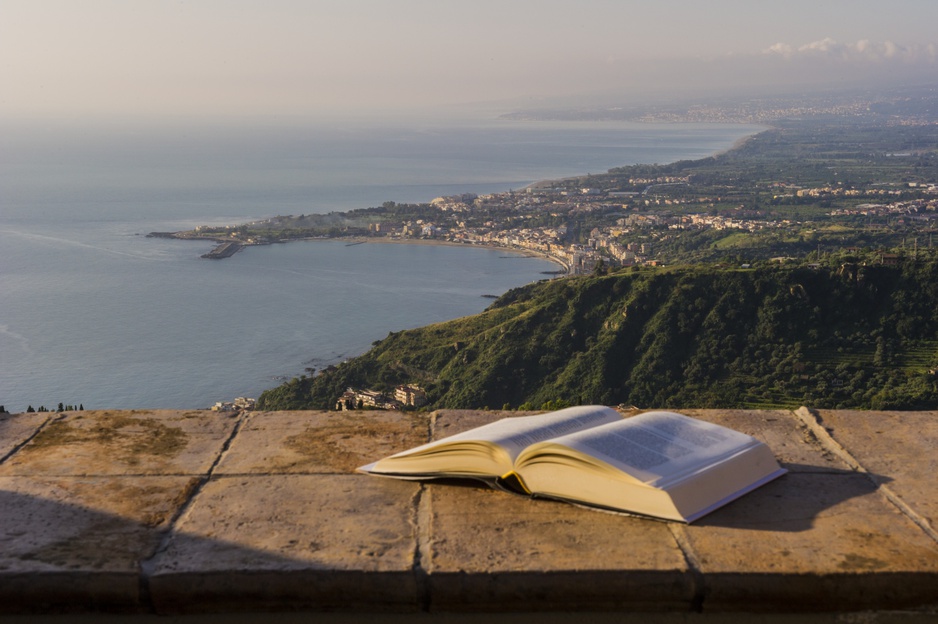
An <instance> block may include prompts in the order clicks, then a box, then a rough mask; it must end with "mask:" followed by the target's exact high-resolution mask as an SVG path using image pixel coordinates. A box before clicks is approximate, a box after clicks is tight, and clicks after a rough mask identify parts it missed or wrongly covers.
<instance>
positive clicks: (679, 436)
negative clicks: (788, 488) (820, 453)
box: [359, 406, 786, 522]
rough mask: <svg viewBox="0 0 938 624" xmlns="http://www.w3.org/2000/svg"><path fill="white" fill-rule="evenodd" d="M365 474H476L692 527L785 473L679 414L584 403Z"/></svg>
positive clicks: (507, 423) (765, 452)
mask: <svg viewBox="0 0 938 624" xmlns="http://www.w3.org/2000/svg"><path fill="white" fill-rule="evenodd" d="M359 471H361V472H366V473H368V474H374V475H381V476H389V477H398V478H405V479H427V478H448V477H471V478H476V479H482V480H484V481H486V482H488V483H490V484H491V485H493V486H496V487H502V488H505V489H510V490H513V491H521V492H523V493H526V494H529V495H533V496H537V497H545V498H555V499H561V500H566V501H570V502H574V503H580V504H584V505H589V506H594V507H601V508H605V509H612V510H616V511H625V512H629V513H635V514H641V515H646V516H654V517H657V518H664V519H667V520H677V521H680V522H693V521H694V520H696V519H698V518H700V517H701V516H703V515H705V514H707V513H709V512H711V511H713V510H714V509H716V508H718V507H721V506H723V505H725V504H726V503H728V502H730V501H732V500H734V499H736V498H738V497H740V496H742V495H743V494H746V493H747V492H749V491H751V490H753V489H755V488H757V487H759V486H760V485H763V484H764V483H767V482H768V481H771V480H772V479H775V478H777V477H780V476H781V475H783V474H785V472H786V471H785V470H784V469H783V468H781V467H779V465H778V462H776V461H775V457H774V456H773V455H772V452H771V451H770V450H769V448H768V447H767V446H766V445H765V444H763V443H762V442H760V441H758V440H756V439H755V438H753V437H751V436H748V435H745V434H743V433H739V432H738V431H733V430H732V429H727V428H726V427H721V426H719V425H714V424H712V423H708V422H704V421H701V420H696V419H694V418H690V417H688V416H684V415H682V414H676V413H674V412H646V413H644V414H639V415H637V416H632V417H631V418H623V417H622V415H621V414H619V413H618V412H616V411H615V410H613V409H611V408H608V407H602V406H581V407H571V408H568V409H564V410H560V411H558V412H552V413H550V414H543V415H540V416H523V417H517V418H505V419H502V420H499V421H497V422H494V423H491V424H489V425H485V426H483V427H478V428H476V429H472V430H471V431H466V432H464V433H460V434H457V435H454V436H450V437H448V438H445V439H443V440H439V441H437V442H431V443H429V444H424V445H422V446H418V447H416V448H413V449H411V450H409V451H404V452H402V453H397V454H396V455H391V456H390V457H387V458H385V459H382V460H380V461H377V462H375V463H373V464H369V465H367V466H362V467H361V468H359Z"/></svg>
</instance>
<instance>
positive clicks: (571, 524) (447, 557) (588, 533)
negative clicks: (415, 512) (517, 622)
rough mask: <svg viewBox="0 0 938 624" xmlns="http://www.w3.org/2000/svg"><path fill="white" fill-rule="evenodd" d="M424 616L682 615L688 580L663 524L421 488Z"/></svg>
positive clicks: (481, 492)
mask: <svg viewBox="0 0 938 624" xmlns="http://www.w3.org/2000/svg"><path fill="white" fill-rule="evenodd" d="M426 488H427V494H426V496H425V500H426V503H425V505H426V507H425V508H424V511H423V513H424V514H425V515H426V518H425V519H424V521H423V523H422V527H423V529H424V530H425V531H428V533H427V534H426V539H427V543H426V544H425V546H424V551H425V554H424V558H425V559H426V563H425V566H426V568H427V572H428V583H429V595H430V596H431V602H430V605H429V606H430V608H431V609H433V610H441V611H497V610H500V611H545V610H552V609H554V610H570V609H590V610H605V609H619V608H635V609H652V610H667V609H677V610H680V611H688V610H690V608H691V601H692V598H693V595H694V587H693V580H692V577H691V575H690V574H689V573H688V568H687V564H686V561H685V559H684V555H683V553H682V551H681V549H680V547H679V546H678V544H677V543H676V542H675V539H674V537H673V535H672V533H671V529H670V527H669V525H668V524H666V523H663V522H654V521H648V520H642V519H638V518H633V517H626V516H623V515H617V514H609V513H602V512H598V511H594V510H588V509H584V508H580V507H575V506H573V505H569V504H566V503H560V502H555V501H548V500H532V499H528V498H525V497H521V496H515V495H512V494H507V493H504V492H499V491H495V490H491V489H489V488H487V487H485V486H480V487H474V486H466V485H463V486H459V485H451V484H447V483H443V482H434V483H430V484H428V485H427V486H426Z"/></svg>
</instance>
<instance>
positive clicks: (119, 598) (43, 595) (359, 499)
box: [0, 410, 938, 613]
mask: <svg viewBox="0 0 938 624" xmlns="http://www.w3.org/2000/svg"><path fill="white" fill-rule="evenodd" d="M686 412H687V413H689V414H690V415H692V416H696V417H698V418H702V419H705V420H710V421H713V422H717V423H720V424H723V425H726V426H729V427H732V428H734V429H738V430H741V431H744V432H746V433H749V434H751V435H754V436H756V437H757V438H760V439H762V440H764V441H765V442H766V443H767V444H768V445H769V446H770V448H772V449H773V451H774V452H775V454H776V456H777V457H778V458H779V459H780V461H781V462H782V463H783V464H784V465H785V466H786V467H787V468H788V469H789V470H790V473H789V474H788V475H786V476H784V477H782V478H781V479H778V480H776V481H773V482H771V483H769V484H768V485H766V486H765V487H763V488H760V489H758V490H756V491H755V492H752V493H750V494H747V495H746V496H744V497H742V498H741V499H739V500H737V501H734V502H733V503H731V504H730V505H728V506H726V507H724V508H722V509H720V510H717V511H716V512H714V513H712V514H710V515H708V516H706V517H704V518H702V519H701V520H700V521H698V522H696V523H694V524H693V525H689V526H686V525H680V524H674V523H664V522H657V521H651V520H643V519H637V518H633V517H627V516H623V515H614V514H607V513H602V512H597V511H592V510H587V509H583V508H578V507H574V506H572V505H566V504H563V503H557V502H552V501H544V500H529V499H525V498H522V497H517V496H512V495H508V494H504V493H502V492H496V491H493V490H490V489H488V488H485V487H476V486H474V485H467V484H465V483H463V484H461V485H454V484H453V483H448V482H427V483H419V482H409V481H398V480H393V479H381V478H376V477H371V476H366V475H358V474H354V473H353V470H354V468H356V467H358V466H360V465H362V464H365V463H369V462H371V461H375V460H377V459H380V458H382V457H384V456H386V455H389V454H391V453H394V452H396V451H399V450H404V449H406V448H410V447H412V446H416V445H418V444H421V443H423V442H425V441H426V440H427V439H428V437H432V438H434V439H438V438H442V437H445V436H447V435H452V434H454V433H457V432H459V431H463V430H466V429H470V428H472V427H476V426H479V425H482V424H485V423H487V422H491V421H493V420H497V419H498V418H501V417H502V416H505V415H508V414H504V413H498V412H478V411H451V412H439V413H436V414H432V415H414V414H399V413H382V412H363V413H345V414H337V413H317V412H287V413H255V414H250V415H248V416H244V417H242V416H237V415H235V416H232V415H228V414H218V413H213V412H194V411H190V412H184V411H153V412H149V411H147V412H140V411H135V412H129V411H128V412H114V411H108V412H103V411H102V412H75V413H68V414H52V415H47V414H43V415H39V414H29V415H14V416H3V417H2V418H0V435H2V437H0V445H2V446H0V449H6V450H3V451H2V453H0V612H22V611H44V612H62V611H72V610H82V609H84V610H88V609H90V610H95V611H112V610H131V611H144V612H161V613H174V612H192V611H209V612H215V613H223V612H233V611H241V612H245V611H265V610H279V611H283V610H297V609H307V610H317V611H331V610H339V611H376V610H390V611H405V612H407V611H411V612H412V611H428V610H429V611H435V612H436V611H453V612H472V611H475V612H477V611H524V610H532V611H536V610H542V611H543V610H552V611H553V612H554V613H558V612H561V611H567V612H575V611H581V610H587V609H588V610H592V611H603V610H609V609H611V610H618V611H620V612H626V611H636V610H638V611H641V610H651V611H672V612H679V613H680V612H691V611H695V610H702V611H703V612H705V613H707V612H733V611H736V612H752V611H794V612H799V611H807V612H813V611H864V610H867V609H874V610H882V609H901V610H909V609H913V610H914V609H921V608H931V609H933V610H935V609H938V537H936V535H938V534H936V533H935V532H934V531H933V530H932V528H931V527H932V526H933V525H930V524H929V523H930V522H932V521H933V519H934V517H935V508H936V489H935V488H934V487H933V482H934V474H935V468H936V466H935V456H934V449H935V448H936V442H938V436H936V429H935V427H936V425H935V423H936V422H938V412H928V413H921V412H912V413H891V412H889V413H887V412H882V413H875V412H863V413H852V412H839V411H833V412H829V411H821V412H812V411H810V410H799V411H798V413H792V412H787V411H735V410H687V411H686ZM511 415H519V414H518V413H511ZM47 417H49V418H51V420H48V421H47V420H46V418H47ZM818 420H819V421H820V424H819V423H818Z"/></svg>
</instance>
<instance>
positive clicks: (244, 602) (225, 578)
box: [0, 478, 416, 614]
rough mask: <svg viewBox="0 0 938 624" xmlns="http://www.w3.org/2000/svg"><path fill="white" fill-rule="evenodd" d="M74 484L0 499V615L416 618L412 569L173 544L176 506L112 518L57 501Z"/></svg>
mask: <svg viewBox="0 0 938 624" xmlns="http://www.w3.org/2000/svg"><path fill="white" fill-rule="evenodd" d="M139 480H140V479H139V478H137V479H135V481H139ZM74 481H77V480H75V479H43V480H42V482H41V483H36V482H34V483H32V484H31V485H32V489H33V490H39V489H41V488H45V489H47V490H48V491H49V492H50V497H49V498H47V497H46V496H45V495H37V494H34V493H23V492H17V491H10V490H8V489H2V490H0V614H2V613H7V614H11V613H24V614H25V613H34V614H36V613H88V612H121V613H153V612H156V613H186V612H207V611H225V610H234V611H246V610H262V611H263V610H278V611H284V610H287V611H290V610H297V609H312V610H317V611H319V610H324V609H326V610H329V609H335V610H361V609H363V608H364V607H365V606H366V605H367V606H368V607H369V608H370V610H378V611H382V610H390V611H411V610H414V609H416V591H415V588H414V581H413V576H414V575H413V572H412V569H411V568H410V567H406V568H405V569H404V570H400V571H397V572H396V573H395V572H394V571H392V572H390V573H388V571H387V570H380V569H375V567H372V568H371V569H368V568H367V567H365V566H358V569H356V564H358V563H359V562H358V561H355V560H351V561H349V562H348V565H346V566H334V565H331V561H330V560H328V559H326V560H325V561H318V560H317V559H316V557H315V555H314V554H313V555H309V554H307V556H304V557H297V558H292V557H289V556H284V555H283V554H282V553H273V552H269V551H266V550H263V549H258V548H252V547H250V546H245V545H241V544H237V543H233V542H231V541H226V540H217V539H211V538H206V537H204V536H198V535H189V534H186V533H184V532H173V534H172V535H170V528H169V527H170V521H171V518H172V516H173V513H174V512H175V511H176V509H175V508H173V504H165V505H163V509H161V510H154V509H153V508H152V507H153V505H151V504H149V503H148V502H147V501H143V503H142V504H140V505H138V506H137V507H136V508H135V509H134V510H131V511H129V512H127V513H126V515H125V514H124V512H121V513H120V514H118V513H110V512H108V511H104V510H101V509H95V508H91V507H88V506H82V505H79V504H75V503H71V502H66V501H65V500H62V499H63V498H67V496H68V494H69V490H71V491H72V492H74V491H75V486H76V485H77V484H76V483H70V482H74ZM81 481H88V480H87V479H82V480H81ZM98 481H99V482H98V483H95V484H94V487H96V488H97V489H99V490H106V489H108V488H112V487H113V483H112V481H113V480H107V481H104V482H102V480H100V479H99V480H98ZM8 485H10V483H9V482H8V483H0V487H4V488H6V487H7V486H8ZM20 485H21V484H20ZM151 485H153V486H156V485H157V484H151ZM163 485H165V484H163ZM161 489H162V488H161ZM162 491H163V492H164V494H165V489H162ZM124 494H126V492H120V494H119V495H124ZM78 497H80V493H77V495H76V498H78ZM55 498H58V499H59V500H55ZM163 498H164V500H165V496H164V497H163ZM139 502H140V501H138V503H139ZM96 504H100V500H99V501H96ZM101 506H103V505H101ZM310 513H312V514H315V513H316V510H310ZM297 533H301V531H300V530H298V531H297ZM321 547H322V548H323V549H324V550H327V549H328V548H329V547H330V544H322V545H321ZM165 550H172V551H174V552H177V553H178V552H183V553H187V552H193V553H197V554H206V553H211V554H217V555H218V560H217V561H215V560H213V559H211V558H208V559H207V560H201V561H199V562H198V563H197V565H196V566H193V565H192V562H191V561H183V562H182V564H181V565H178V566H177V565H175V564H176V563H177V562H176V561H168V560H167V558H166V557H165V553H164V551H165ZM304 554H306V553H304ZM234 562H238V563H237V564H235V563H234Z"/></svg>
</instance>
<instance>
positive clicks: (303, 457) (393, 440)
mask: <svg viewBox="0 0 938 624" xmlns="http://www.w3.org/2000/svg"><path fill="white" fill-rule="evenodd" d="M427 431H428V416H427V415H426V414H406V413H400V412H376V411H368V412H255V413H252V414H251V415H250V416H249V417H248V418H247V420H246V421H245V422H244V424H243V425H242V426H241V429H240V430H239V431H238V435H237V436H236V437H235V439H234V440H233V441H232V443H231V445H230V447H229V449H228V451H227V452H226V453H225V455H224V457H223V458H222V460H221V461H220V462H219V464H218V467H217V468H216V470H215V474H219V475H222V474H276V473H285V474H295V473H299V474H303V473H306V474H308V473H346V474H347V473H351V472H353V471H354V470H355V469H356V468H358V467H359V466H363V465H365V464H369V463H371V462H374V461H377V460H379V459H381V458H383V457H386V456H387V455H391V454H393V453H397V452H399V451H403V450H406V449H408V448H412V447H414V446H419V445H421V444H424V443H425V442H427Z"/></svg>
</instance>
